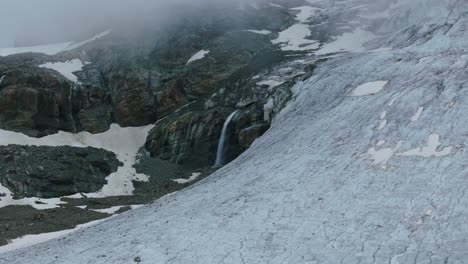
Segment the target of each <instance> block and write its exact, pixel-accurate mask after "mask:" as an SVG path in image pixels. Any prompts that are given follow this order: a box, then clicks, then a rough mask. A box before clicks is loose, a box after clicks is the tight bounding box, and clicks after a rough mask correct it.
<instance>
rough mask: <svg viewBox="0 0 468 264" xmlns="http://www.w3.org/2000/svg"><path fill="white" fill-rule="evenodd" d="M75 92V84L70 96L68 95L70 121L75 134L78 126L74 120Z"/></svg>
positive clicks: (71, 88) (71, 87)
mask: <svg viewBox="0 0 468 264" xmlns="http://www.w3.org/2000/svg"><path fill="white" fill-rule="evenodd" d="M74 90H75V84H73V85H72V86H70V90H69V94H68V112H69V113H68V119H69V120H70V122H71V124H72V129H73V132H76V124H75V119H74V118H73V91H74Z"/></svg>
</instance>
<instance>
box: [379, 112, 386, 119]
mask: <svg viewBox="0 0 468 264" xmlns="http://www.w3.org/2000/svg"><path fill="white" fill-rule="evenodd" d="M385 117H387V111H383V112H382V113H381V114H380V119H385Z"/></svg>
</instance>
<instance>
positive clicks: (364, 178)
mask: <svg viewBox="0 0 468 264" xmlns="http://www.w3.org/2000/svg"><path fill="white" fill-rule="evenodd" d="M441 2H442V1H441ZM411 3H413V2H411ZM460 3H461V4H463V2H460ZM458 7H459V8H460V9H463V7H464V5H460V6H458ZM465 8H466V7H465ZM450 16H452V14H451V15H450ZM457 21H458V22H456V23H455V24H454V25H453V26H452V27H451V29H447V28H443V29H442V28H439V29H437V32H435V34H434V35H433V36H434V38H439V36H440V38H442V39H449V42H448V43H442V44H441V43H440V42H437V41H435V40H428V41H423V42H418V43H410V44H409V45H407V46H405V49H393V50H391V51H381V52H373V53H363V54H353V55H351V56H346V57H340V58H336V59H331V60H329V61H327V62H324V63H322V64H321V65H320V66H319V67H318V68H317V69H316V72H315V75H314V76H313V77H312V78H310V79H309V80H306V81H304V82H302V83H299V84H298V85H297V86H296V87H295V88H294V91H295V95H294V100H293V101H292V102H291V103H290V104H289V105H288V106H287V108H286V109H285V110H284V111H283V112H282V113H281V114H280V115H279V116H278V117H277V118H276V119H275V121H274V122H273V125H272V128H271V130H269V131H268V132H267V133H266V134H265V135H264V136H263V137H261V138H260V139H259V140H257V141H256V142H255V143H254V145H253V146H252V147H251V148H250V149H249V150H248V151H247V152H245V153H244V154H243V155H242V156H241V157H239V158H238V159H237V160H235V161H234V162H232V163H231V164H229V165H227V166H226V167H224V168H223V169H221V170H219V171H218V172H217V173H215V174H214V175H212V176H211V177H208V178H206V179H204V180H202V181H201V182H199V183H198V184H196V185H194V186H192V187H190V188H188V189H184V190H182V191H180V192H178V193H175V194H173V195H171V196H168V197H165V198H163V199H161V200H159V201H157V202H156V203H154V204H152V205H149V206H145V207H142V208H140V209H137V210H134V211H131V212H128V213H124V214H123V215H120V216H119V217H115V218H113V219H111V220H109V221H106V222H104V223H101V224H99V225H96V226H94V227H91V228H89V229H87V230H83V231H81V232H79V233H75V234H73V235H72V236H69V237H66V238H62V239H61V240H60V241H52V242H48V243H45V244H41V245H36V246H34V247H32V248H29V249H25V250H21V251H16V252H10V253H7V254H4V255H1V256H0V263H9V264H11V263H51V264H59V263H96V264H100V263H131V262H132V261H133V258H134V257H135V256H139V257H140V258H141V259H142V262H143V263H145V261H147V262H150V263H171V264H173V263H176V264H177V263H274V264H276V263H278V264H279V263H330V264H335V263H347V264H354V263H356V264H357V263H466V262H467V260H468V251H467V248H468V242H467V240H466V235H467V234H468V221H467V215H468V196H467V195H466V193H467V190H468V178H467V177H466V175H467V173H468V171H467V167H466V160H467V156H468V151H467V149H466V148H465V147H464V146H465V144H466V143H465V142H466V141H467V140H468V133H467V131H468V125H467V124H468V116H467V115H466V113H467V112H468V103H467V102H468V87H467V86H468V84H467V82H466V78H467V77H466V69H465V68H460V67H458V66H457V67H452V65H454V64H456V62H458V61H459V59H460V56H461V55H465V50H464V49H462V48H460V47H463V46H466V42H467V39H468V35H467V33H465V32H468V30H467V28H468V18H463V17H462V16H460V18H459V20H457ZM438 30H443V34H442V33H441V31H438ZM416 31H417V30H416ZM423 35H424V36H426V35H425V34H423ZM400 37H401V35H400V36H398V38H400ZM399 41H401V40H399ZM444 41H445V40H444ZM405 43H406V42H405ZM434 45H435V46H434ZM444 47H450V48H449V49H443V51H442V52H443V53H441V48H444ZM441 54H442V55H443V56H441ZM374 80H390V81H391V85H390V87H387V88H386V90H387V91H386V92H380V93H378V94H376V95H373V96H362V97H349V96H346V95H347V93H348V92H349V89H350V88H352V87H357V86H358V85H360V84H362V83H367V82H372V81H374ZM389 102H390V103H389ZM421 105H424V114H423V115H421V116H420V117H419V120H418V121H417V122H411V120H410V118H409V117H411V116H412V115H413V114H414V110H415V109H417V107H419V106H421ZM384 110H385V111H387V114H386V117H385V118H388V120H391V122H389V123H388V124H387V125H386V128H385V129H384V130H381V131H379V130H377V129H376V126H375V121H376V119H377V120H379V117H378V115H379V114H380V113H381V112H382V111H384ZM428 135H438V137H437V140H435V136H431V138H432V139H431V138H429V142H428ZM425 142H428V148H430V149H428V150H431V151H436V152H438V151H443V150H444V148H446V147H449V146H453V149H451V151H450V155H446V156H439V157H435V156H434V155H429V156H427V155H426V156H417V157H414V156H399V155H392V156H391V158H390V159H386V160H385V162H386V164H387V165H388V167H386V168H382V167H380V166H374V164H373V162H372V160H369V155H368V150H369V149H370V148H376V145H374V144H376V143H378V145H379V146H378V148H379V149H385V148H390V149H392V150H394V149H395V148H396V147H395V146H399V147H400V150H410V149H413V148H414V147H415V146H420V145H421V144H423V145H425ZM434 142H436V144H434ZM439 143H440V144H441V146H439ZM434 146H435V149H434ZM423 148H424V147H423ZM374 150H375V151H376V152H377V151H378V150H376V149H374ZM400 150H399V151H400ZM419 150H422V149H421V148H420V149H419ZM378 165H381V164H378Z"/></svg>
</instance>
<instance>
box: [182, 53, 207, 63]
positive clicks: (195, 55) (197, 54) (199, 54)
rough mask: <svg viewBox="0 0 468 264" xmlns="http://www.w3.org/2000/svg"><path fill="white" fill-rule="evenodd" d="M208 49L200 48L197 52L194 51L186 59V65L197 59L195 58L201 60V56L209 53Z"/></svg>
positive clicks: (203, 56)
mask: <svg viewBox="0 0 468 264" xmlns="http://www.w3.org/2000/svg"><path fill="white" fill-rule="evenodd" d="M209 53H210V51H209V50H200V51H199V52H197V53H195V54H194V55H193V56H192V57H191V58H190V59H189V60H188V61H187V65H189V64H190V63H192V62H194V61H197V60H201V59H203V58H205V56H206V55H207V54H209Z"/></svg>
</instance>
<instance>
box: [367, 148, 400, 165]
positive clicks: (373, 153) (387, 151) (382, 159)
mask: <svg viewBox="0 0 468 264" xmlns="http://www.w3.org/2000/svg"><path fill="white" fill-rule="evenodd" d="M380 143H382V141H380ZM383 144H384V143H382V145H383ZM401 144H402V142H401V141H400V142H398V144H397V146H396V147H395V148H383V149H379V150H376V149H375V148H370V149H369V150H368V151H367V155H368V156H369V158H370V159H371V160H372V161H373V162H372V165H375V166H377V165H379V166H381V167H382V168H387V163H388V161H390V159H391V158H392V157H393V156H394V155H395V152H396V151H397V150H398V149H399V148H400V146H401Z"/></svg>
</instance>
